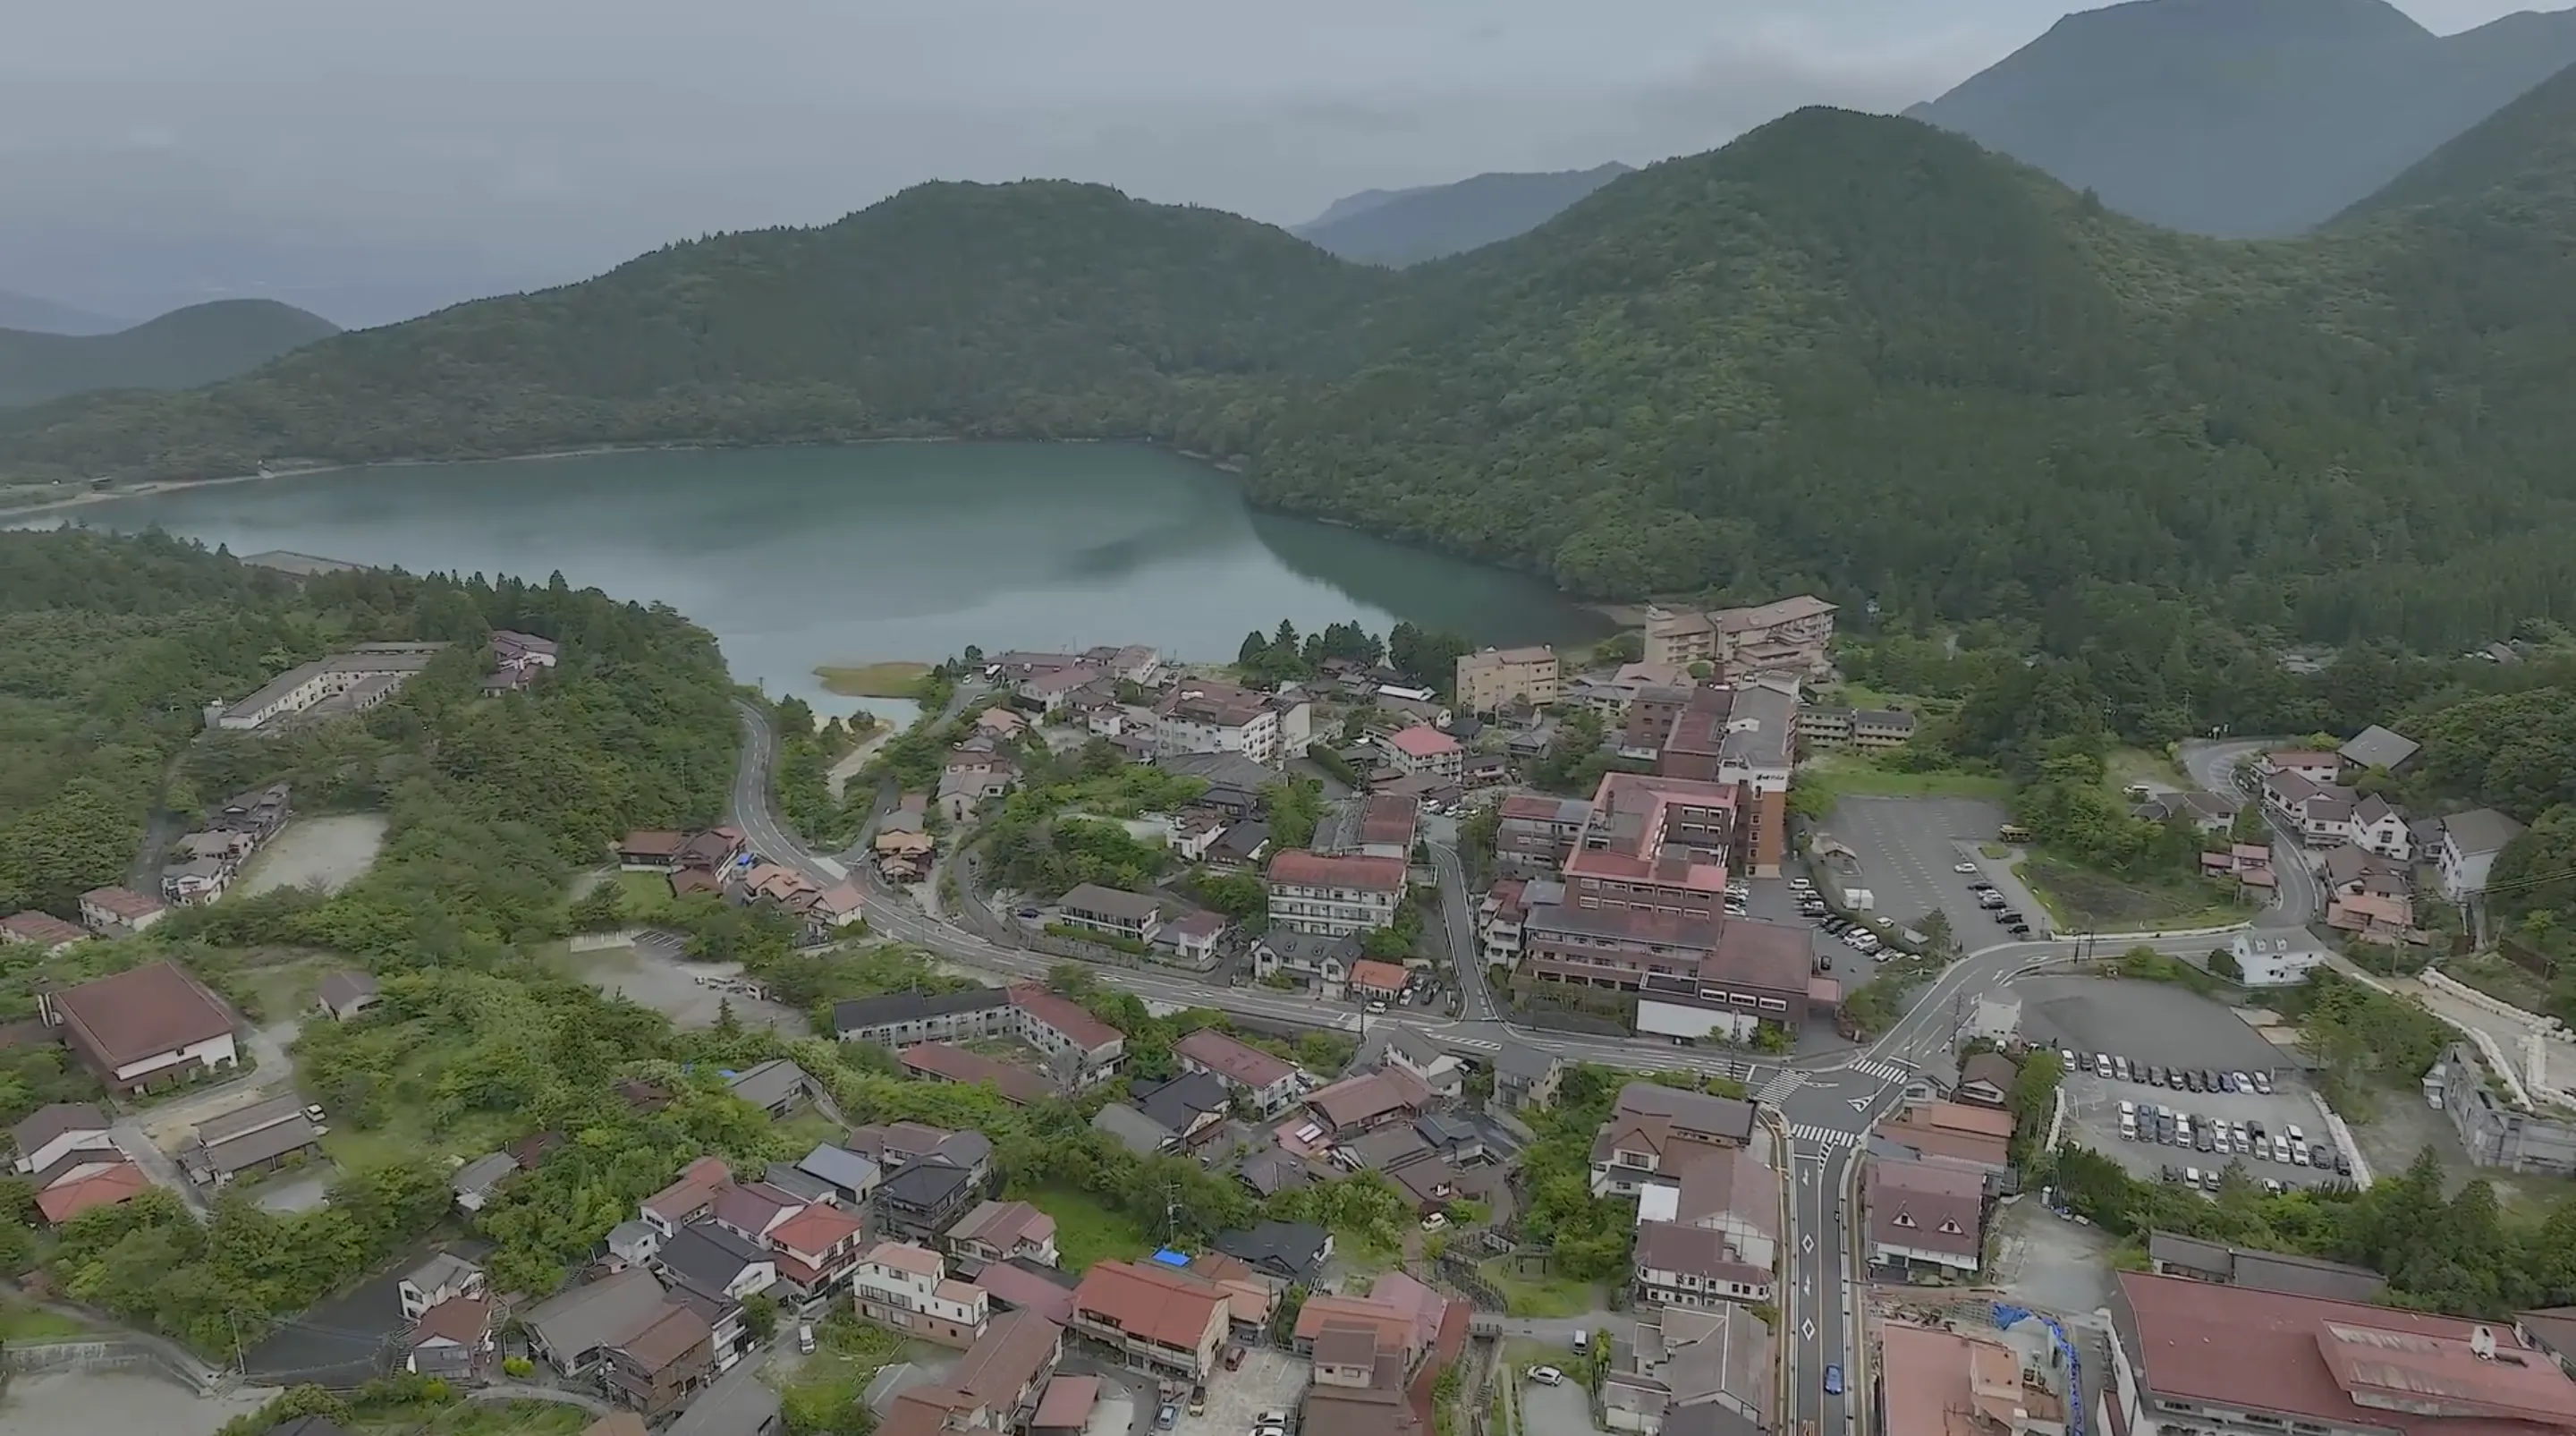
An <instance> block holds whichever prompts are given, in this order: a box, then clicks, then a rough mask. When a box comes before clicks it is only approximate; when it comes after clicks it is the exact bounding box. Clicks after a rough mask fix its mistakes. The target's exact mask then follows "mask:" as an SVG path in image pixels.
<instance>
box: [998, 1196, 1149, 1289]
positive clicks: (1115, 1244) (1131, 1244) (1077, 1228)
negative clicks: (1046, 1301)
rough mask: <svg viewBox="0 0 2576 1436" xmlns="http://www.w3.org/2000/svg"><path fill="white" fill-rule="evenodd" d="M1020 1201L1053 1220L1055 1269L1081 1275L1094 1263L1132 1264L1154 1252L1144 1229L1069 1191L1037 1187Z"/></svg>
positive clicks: (1093, 1200) (1088, 1197)
mask: <svg viewBox="0 0 2576 1436" xmlns="http://www.w3.org/2000/svg"><path fill="white" fill-rule="evenodd" d="M1021 1199H1022V1200H1024V1201H1026V1202H1027V1203H1028V1204H1029V1205H1031V1206H1033V1207H1036V1208H1037V1209H1038V1210H1039V1211H1042V1212H1044V1213H1046V1214H1047V1215H1048V1216H1051V1217H1053V1218H1055V1247H1056V1265H1057V1266H1059V1267H1062V1268H1063V1269H1064V1270H1066V1271H1081V1270H1083V1269H1084V1268H1086V1267H1088V1266H1090V1265H1091V1264H1092V1263H1094V1262H1104V1261H1132V1260H1134V1259H1136V1258H1137V1257H1140V1256H1144V1255H1145V1254H1147V1253H1149V1252H1151V1251H1152V1250H1153V1249H1154V1244H1153V1242H1151V1241H1150V1240H1148V1239H1147V1238H1146V1236H1145V1229H1144V1228H1142V1227H1140V1226H1138V1225H1136V1223H1135V1222H1133V1221H1132V1220H1130V1219H1128V1218H1127V1217H1126V1216H1124V1215H1121V1214H1120V1213H1117V1212H1113V1211H1111V1210H1109V1209H1108V1208H1107V1207H1104V1206H1102V1205H1101V1204H1100V1202H1099V1199H1098V1198H1096V1197H1093V1196H1092V1195H1090V1194H1089V1193H1087V1192H1077V1191H1075V1190H1073V1189H1072V1188H1070V1187H1040V1188H1038V1189H1037V1190H1035V1191H1033V1192H1026V1193H1022V1194H1021Z"/></svg>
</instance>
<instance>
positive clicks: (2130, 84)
mask: <svg viewBox="0 0 2576 1436" xmlns="http://www.w3.org/2000/svg"><path fill="white" fill-rule="evenodd" d="M2571 63H2576V9H2568V10H2557V11H2549V12H2528V11H2526V12H2521V13H2518V14H2515V15H2509V16H2506V17H2504V18H2502V19H2499V20H2496V21H2493V22H2490V23H2489V24H2487V25H2484V26H2480V27H2478V28H2476V29H2472V30H2468V31H2463V32H2461V33H2459V34H2455V35H2447V36H2436V35H2434V34H2433V33H2432V32H2431V31H2429V30H2426V29H2425V28H2424V27H2423V26H2421V25H2419V24H2417V23H2416V22H2415V21H2414V20H2412V19H2410V18H2408V17H2407V16H2406V15H2405V14H2404V13H2403V12H2401V11H2399V10H2397V9H2396V8H2395V7H2394V6H2392V5H2389V4H2387V3H2385V0H2129V3H2126V4H2120V5H2113V6H2109V7H2106V8H2103V9H2098V10H2087V11H2079V12H2076V13H2074V14H2071V15H2067V16H2064V17H2062V18H2061V19H2059V20H2058V21H2057V23H2056V24H2054V25H2052V26H2051V27H2050V28H2049V30H2048V31H2047V32H2046V33H2045V34H2043V35H2041V36H2040V37H2039V38H2038V39H2035V40H2033V41H2032V42H2030V43H2029V44H2028V45H2025V46H2023V47H2022V48H2021V49H2019V50H2016V51H2014V52H2013V53H2012V54H2010V55H2007V56H2006V57H2004V58H2003V59H2002V60H1999V61H1997V62H1996V63H1995V64H1993V65H1991V66H1988V67H1987V68H1986V69H1984V70H1982V71H1979V72H1978V73H1977V74H1976V75H1974V76H1971V77H1970V78H1969V79H1967V80H1966V81H1963V82H1962V83H1960V84H1959V85H1958V86H1956V87H1954V88H1953V89H1951V90H1950V91H1949V92H1947V93H1945V94H1943V95H1942V96H1940V97H1938V98H1937V99H1934V100H1930V101H1926V102H1925V103H1923V104H1919V105H1916V106H1914V107H1913V108H1911V109H1909V110H1907V111H1906V114H1907V116H1908V117H1909V118H1913V119H1919V120H1922V121H1924V122H1925V123H1927V124H1935V125H1939V126H1941V127H1943V128H1946V129H1951V130H1955V131H1957V132H1959V133H1961V134H1964V135H1967V136H1968V137H1969V138H1971V139H1974V140H1976V141H1977V142H1978V143H1980V144H1983V145H1985V146H1986V147H1987V148H1989V149H1994V150H1999V151H2002V152H2003V153H2006V154H2010V155H2013V156H2015V157H2016V158H2019V159H2022V160H2024V161H2026V162H2028V163H2030V164H2033V165H2036V166H2038V167H2039V168H2041V169H2043V170H2046V171H2047V172H2048V173H2050V174H2052V175H2054V176H2056V177H2057V178H2058V179H2059V180H2060V181H2062V182H2063V183H2065V184H2066V185H2068V186H2069V187H2070V188H2074V189H2079V190H2081V189H2091V190H2093V191H2095V192H2096V193H2098V194H2099V195H2100V196H2101V197H2102V200H2103V202H2104V203H2105V204H2108V205H2110V206H2111V207H2112V208H2114V209H2117V210H2119V211H2121V212H2122V213H2125V214H2131V215H2135V216H2137V217H2139V218H2142V219H2146V220H2148V221H2150V222H2152V223H2156V224H2161V225H2164V226H2167V227H2169V228H2174V229H2180V230H2184V231H2186V232H2190V233H2195V234H2209V235H2216V236H2220V237H2228V238H2261V237H2280V236H2286V235H2290V234H2296V233H2300V232H2303V231H2305V230H2307V229H2309V228H2312V227H2314V226H2315V225H2318V224H2320V223H2323V222H2324V221H2326V220H2327V219H2329V218H2331V217H2332V216H2334V215H2335V214H2337V213H2340V212H2341V211H2342V210H2344V209H2345V208H2347V207H2348V206H2350V205H2352V204H2354V203H2356V202H2357V201H2359V200H2361V199H2362V198H2363V197H2364V196H2366V195H2369V194H2371V193H2373V192H2375V191H2376V190H2378V189H2379V188H2380V187H2381V186H2383V185H2385V184H2387V183H2388V182H2389V181H2390V180H2392V179H2394V178H2395V177H2396V176H2397V174H2398V173H2399V172H2400V171H2402V170H2404V169H2405V168H2406V167H2407V166H2409V165H2411V164H2413V163H2415V162H2416V161H2418V160H2420V159H2422V158H2424V157H2425V156H2426V155H2428V154H2430V153H2431V152H2432V151H2433V150H2434V149H2436V148H2438V147H2439V146H2440V145H2441V144H2443V143H2444V142H2445V141H2447V140H2449V139H2451V138H2452V137H2454V136H2456V135H2458V134H2460V133H2462V132H2463V131H2465V130H2467V129H2468V128H2469V127H2471V126H2472V125H2474V124H2476V123H2477V122H2478V121H2480V120H2482V119H2484V118H2485V117H2486V116H2488V115H2490V114H2492V113H2494V112H2495V111H2496V110H2498V109H2500V108H2502V107H2503V106H2504V105H2505V104H2506V103H2507V102H2508V101H2510V100H2512V99H2513V98H2514V97H2515V96H2517V95H2519V94H2521V93H2522V92H2523V91H2525V90H2527V89H2529V88H2531V87H2532V86H2533V85H2535V84H2537V83H2539V82H2540V81H2541V80H2543V79H2545V78H2547V77H2548V76H2549V75H2551V74H2553V73H2555V72H2556V71H2558V70H2559V69H2561V68H2564V67H2565V66H2566V65H2568V64H2571Z"/></svg>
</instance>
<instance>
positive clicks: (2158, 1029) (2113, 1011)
mask: <svg viewBox="0 0 2576 1436" xmlns="http://www.w3.org/2000/svg"><path fill="white" fill-rule="evenodd" d="M2012 990H2013V991H2015V992H2017V993H2019V994H2021V1003H2022V1015H2021V1030H2022V1035H2023V1036H2025V1037H2027V1038H2029V1039H2030V1040H2031V1041H2033V1042H2048V1043H2053V1044H2055V1045H2056V1046H2059V1047H2071V1048H2074V1049H2075V1050H2076V1051H2078V1052H2083V1053H2088V1054H2089V1053H2094V1052H2109V1053H2114V1054H2118V1055H2121V1056H2125V1057H2128V1058H2129V1059H2130V1060H2131V1061H2147V1062H2160V1063H2164V1064H2167V1065H2173V1066H2184V1067H2215V1068H2219V1069H2221V1070H2224V1071H2229V1072H2234V1071H2245V1072H2256V1071H2270V1070H2271V1069H2273V1068H2275V1067H2281V1066H2286V1065H2288V1064H2286V1063H2285V1062H2284V1061H2283V1059H2282V1056H2281V1053H2280V1050H2279V1049H2278V1048H2275V1047H2274V1046H2273V1045H2272V1044H2271V1043H2270V1042H2269V1041H2266V1040H2265V1039H2264V1037H2263V1036H2262V1034H2260V1033H2258V1032H2256V1031H2255V1030H2254V1029H2253V1028H2251V1027H2248V1026H2246V1025H2245V1022H2244V1019H2242V1018H2240V1017H2238V1016H2237V1015H2236V1014H2235V1013H2234V1012H2231V1011H2229V1010H2228V1009H2227V1007H2225V1006H2224V1005H2223V1004H2220V1003H2216V1002H2212V1001H2210V1000H2209V999H2208V998H2206V997H2202V996H2201V995H2199V994H2198V993H2195V992H2190V991H2187V990H2185V989H2183V988H2180V987H2175V986H2172V985H2171V984H2168V983H2161V982H2125V981H2119V980H2116V979H2111V978H2100V977H2039V978H2026V979H2024V980H2022V981H2020V982H2016V983H2014V984H2013V988H2012Z"/></svg>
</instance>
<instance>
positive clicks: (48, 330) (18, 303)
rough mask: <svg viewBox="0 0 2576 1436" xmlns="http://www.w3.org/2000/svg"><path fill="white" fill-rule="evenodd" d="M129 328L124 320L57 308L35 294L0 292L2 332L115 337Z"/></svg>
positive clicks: (0, 327) (50, 301)
mask: <svg viewBox="0 0 2576 1436" xmlns="http://www.w3.org/2000/svg"><path fill="white" fill-rule="evenodd" d="M128 327H130V326H129V324H128V322H127V321H125V320H121V319H110V318H108V317H107V316H106V315H104V314H93V313H91V312H90V311H88V310H86V309H79V308H75V307H73V306H71V305H69V304H57V303H55V302H54V301H53V300H50V299H40V298H38V297H36V296H35V295H32V294H18V293H14V292H12V291H10V290H6V289H0V329H18V330H24V331H26V332H28V333H31V334H75V335H77V334H113V333H115V332H116V331H117V330H119V329H124V328H128Z"/></svg>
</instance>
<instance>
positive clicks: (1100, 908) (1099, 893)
mask: <svg viewBox="0 0 2576 1436" xmlns="http://www.w3.org/2000/svg"><path fill="white" fill-rule="evenodd" d="M1056 903H1057V905H1058V906H1060V907H1063V908H1064V909H1066V910H1067V911H1069V912H1086V913H1098V914H1100V915H1101V916H1103V917H1110V918H1119V919H1123V920H1125V921H1128V922H1142V921H1143V920H1145V919H1146V918H1149V917H1152V916H1154V914H1155V913H1156V912H1157V911H1159V910H1160V908H1159V905H1158V904H1157V903H1156V902H1155V901H1154V900H1153V899H1152V898H1149V897H1147V896H1145V895H1144V894H1143V893H1131V892H1126V891H1124V890H1122V889H1119V888H1105V887H1102V886H1101V885H1100V884H1098V883H1083V884H1081V885H1080V886H1078V887H1076V888H1074V889H1072V890H1071V891H1069V892H1067V893H1066V894H1065V895H1064V896H1063V897H1060V898H1058V899H1056Z"/></svg>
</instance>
